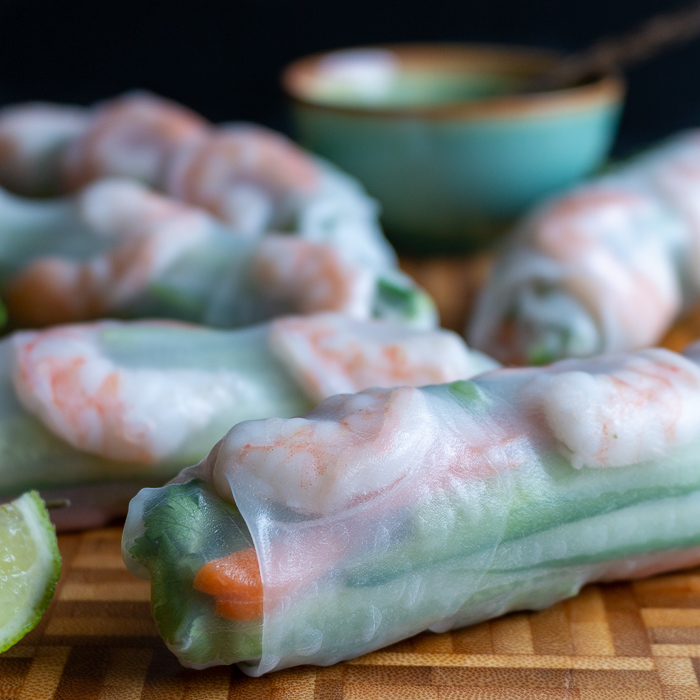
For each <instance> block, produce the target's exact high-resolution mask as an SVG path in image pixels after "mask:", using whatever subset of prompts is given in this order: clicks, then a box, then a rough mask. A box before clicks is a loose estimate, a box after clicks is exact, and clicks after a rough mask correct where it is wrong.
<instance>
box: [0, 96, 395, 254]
mask: <svg viewBox="0 0 700 700" xmlns="http://www.w3.org/2000/svg"><path fill="white" fill-rule="evenodd" d="M112 177H124V178H130V179H133V180H137V181H138V182H141V183H145V184H147V185H148V186H150V187H154V188H156V189H158V190H160V191H162V192H165V193H167V194H168V195H169V196H171V197H174V198H176V199H178V200H181V201H185V202H189V203H190V204H193V205H195V206H198V207H202V208H204V209H206V210H208V211H209V212H210V213H212V214H213V215H215V216H216V217H217V218H218V219H220V220H222V221H224V222H226V223H227V224H228V225H229V235H233V236H239V237H244V238H255V237H259V236H262V235H265V234H267V233H270V232H280V231H284V232H285V233H289V234H292V235H294V236H298V237H300V238H304V239H306V240H308V241H310V242H314V243H327V244H330V245H332V246H333V247H335V248H336V249H339V250H341V251H343V252H344V253H345V254H347V255H349V256H350V257H352V258H353V259H358V260H361V261H362V263H363V264H366V265H371V266H379V267H395V266H396V256H395V254H394V251H393V250H392V249H391V246H390V245H389V244H388V243H387V241H386V239H385V238H384V236H383V234H382V232H381V229H380V227H379V222H378V214H379V210H378V206H377V204H376V202H375V201H374V200H373V199H372V198H370V197H369V196H368V195H367V193H366V192H365V191H364V189H363V188H362V186H361V185H360V183H359V182H358V181H357V180H355V179H354V178H352V177H350V176H349V175H346V174H345V173H343V172H341V171H339V170H338V169H337V168H335V167H334V166H332V165H331V164H329V163H327V162H325V161H323V160H321V159H319V158H316V157H314V156H312V155H311V154H310V153H308V152H306V151H304V150H303V149H302V148H300V147H299V146H297V145H296V144H294V143H293V142H292V141H290V140H289V139H287V138H286V137H285V136H283V135H282V134H280V133H277V132H275V131H272V130H270V129H267V128H265V127H262V126H258V125H255V124H249V123H243V122H237V123H230V124H223V125H219V126H215V125H213V124H211V123H209V122H208V121H207V120H205V119H204V118H203V117H201V116H199V115H197V114H195V113H194V112H192V111H191V110H189V109H187V108H186V107H183V106H182V105H179V104H177V103H175V102H172V101H170V100H167V99H164V98H162V97H158V96H156V95H153V94H150V93H148V92H144V91H136V92H129V93H126V94H124V95H121V96H119V97H116V98H112V99H109V100H105V101H104V102H100V103H98V104H96V105H94V106H93V107H92V108H90V109H84V108H78V107H72V106H65V105H53V104H48V103H26V104H17V105H11V106H8V107H4V108H3V109H0V185H1V186H3V187H9V188H10V189H11V190H12V191H14V192H17V193H19V194H24V195H29V196H46V195H48V194H54V195H55V194H59V193H61V192H63V193H66V192H75V191H77V190H79V189H81V188H83V187H85V186H86V185H88V184H89V183H91V182H94V181H95V180H98V179H101V178H112Z"/></svg>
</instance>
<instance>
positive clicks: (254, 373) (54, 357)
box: [0, 314, 496, 527]
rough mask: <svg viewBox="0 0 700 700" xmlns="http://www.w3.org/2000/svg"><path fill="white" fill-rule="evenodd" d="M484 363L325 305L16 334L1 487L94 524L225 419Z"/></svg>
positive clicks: (1, 376) (7, 367)
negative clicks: (291, 311) (289, 312)
mask: <svg viewBox="0 0 700 700" xmlns="http://www.w3.org/2000/svg"><path fill="white" fill-rule="evenodd" d="M494 366H496V363H494V362H493V361H492V360H490V359H489V358H487V357H485V356H483V355H481V354H480V353H478V352H471V351H470V350H469V349H468V348H467V347H466V345H465V344H464V341H462V340H461V338H460V337H459V336H457V335H456V334H454V333H451V332H449V331H443V330H437V331H415V330H409V329H406V328H404V327H402V326H399V325H397V324H393V323H390V322H379V321H353V320H351V319H348V318H346V317H344V316H340V315H337V314H335V315H334V314H319V315H315V316H304V317H301V316H300V317H286V318H280V319H276V320H275V321H273V322H272V323H269V324H264V325H260V326H255V327H252V328H248V329H245V330H240V331H219V330H214V329H210V328H203V327H197V326H190V325H185V324H179V323H173V322H168V323H166V322H158V321H151V322H145V321H144V322H133V323H119V322H116V321H103V322H100V323H93V324H84V325H72V326H59V327H55V328H51V329H48V330H45V331H23V332H18V333H15V334H13V335H11V336H10V337H8V338H6V339H5V340H3V341H2V342H0V457H1V459H0V498H2V497H11V496H14V495H17V494H19V493H22V492H23V491H25V490H26V489H28V488H30V487H31V488H35V489H41V490H42V494H43V495H44V496H45V497H48V498H57V497H64V496H67V497H69V498H70V500H71V501H72V503H73V506H72V507H71V508H66V509H63V510H59V511H55V512H54V515H55V517H56V518H57V521H56V522H57V524H59V525H61V526H64V527H68V526H72V527H77V526H81V527H84V526H88V525H94V524H99V523H101V522H104V521H106V520H109V519H110V517H113V516H114V515H116V514H120V513H121V514H124V513H125V512H126V504H127V503H128V500H129V499H130V498H131V497H133V496H134V495H135V494H136V493H137V491H138V490H139V488H141V487H142V486H145V485H149V486H150V485H161V484H163V483H164V482H165V481H167V480H168V479H170V478H171V477H173V476H174V475H176V474H177V473H178V472H179V471H180V470H181V469H182V468H183V467H185V466H188V465H190V464H192V463H194V462H196V461H198V460H200V459H201V458H202V457H204V456H205V455H206V454H207V453H208V452H209V450H211V448H212V446H213V445H214V444H215V443H216V442H217V441H218V440H219V439H220V438H221V436H222V435H224V434H225V433H226V431H227V430H228V429H229V428H230V426H231V425H233V424H234V423H238V422H240V421H243V420H248V419H251V418H263V417H268V416H293V415H297V414H299V413H303V412H305V411H308V410H309V409H310V408H312V407H313V406H315V405H316V404H317V403H318V402H319V401H321V400H322V399H324V398H326V397H327V396H331V395H333V394H336V393H338V392H349V393H352V392H356V391H359V390H360V389H363V388H365V387H369V386H395V385H399V384H404V383H409V384H429V383H432V382H435V381H445V380H451V379H455V378H458V377H470V376H472V375H473V374H475V373H478V372H480V371H484V370H486V369H491V368H492V367H494Z"/></svg>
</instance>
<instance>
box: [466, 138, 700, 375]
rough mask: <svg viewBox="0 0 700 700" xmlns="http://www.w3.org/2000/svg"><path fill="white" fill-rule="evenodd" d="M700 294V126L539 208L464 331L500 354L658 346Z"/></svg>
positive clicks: (525, 357)
mask: <svg viewBox="0 0 700 700" xmlns="http://www.w3.org/2000/svg"><path fill="white" fill-rule="evenodd" d="M699 297H700V131H691V132H688V133H684V134H681V135H679V136H676V137H674V138H672V139H670V140H669V141H667V142H665V143H663V144H662V145H660V146H659V147H657V148H656V149H654V150H651V151H649V152H647V153H645V154H642V155H640V156H638V157H636V158H634V159H633V160H631V161H629V162H628V163H625V164H622V165H620V166H618V167H617V168H616V169H615V170H614V171H612V172H610V173H608V174H606V175H604V176H602V177H599V178H598V179H594V180H592V181H590V182H588V183H585V184H583V185H581V186H578V187H576V188H574V189H573V190H571V191H570V192H568V193H566V194H564V195H562V196H560V197H558V198H555V199H553V200H552V201H550V202H548V203H546V204H544V205H543V206H541V207H539V208H538V209H536V210H535V211H534V212H533V213H532V214H531V215H530V216H529V217H527V218H526V219H524V221H523V222H522V224H521V225H520V226H519V227H518V228H517V229H516V231H515V232H514V233H513V234H512V236H511V237H510V238H509V239H507V240H506V242H505V244H504V246H503V248H502V250H501V252H500V255H499V256H498V258H497V261H496V265H495V267H494V270H493V273H492V276H491V279H490V281H489V282H488V283H487V285H486V287H485V288H484V290H483V291H482V293H481V295H480V298H479V300H478V303H477V306H476V309H475V312H474V314H473V317H472V319H471V321H470V325H469V328H468V331H467V338H468V340H469V342H470V343H471V344H472V345H473V346H474V347H477V348H479V349H481V350H484V351H485V352H488V353H490V354H492V355H494V356H495V357H497V358H498V359H500V360H501V361H502V362H508V363H517V364H544V363H547V362H551V361H552V360H556V359H559V358H563V357H586V356H591V355H595V354H598V353H603V352H625V351H628V350H636V349H638V348H642V347H648V346H651V345H655V344H657V343H658V342H659V341H660V340H661V339H662V337H663V336H664V334H665V333H666V331H668V329H669V328H670V326H671V324H672V323H673V321H674V320H675V319H676V318H677V316H678V315H679V314H680V313H681V311H682V310H683V309H684V308H685V307H687V306H689V305H691V304H693V303H695V302H696V301H697V300H698V298H699Z"/></svg>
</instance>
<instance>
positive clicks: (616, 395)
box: [524, 348, 700, 468]
mask: <svg viewBox="0 0 700 700" xmlns="http://www.w3.org/2000/svg"><path fill="white" fill-rule="evenodd" d="M524 391H525V392H526V393H528V395H530V396H532V397H533V399H534V400H535V401H536V402H537V404H538V405H539V406H540V407H541V409H542V411H543V412H544V415H545V418H546V421H547V423H548V425H549V427H550V429H551V430H552V431H553V432H554V434H555V436H556V437H557V439H558V440H560V441H561V443H562V444H563V446H564V448H565V451H566V454H567V456H569V458H570V459H571V463H572V465H573V466H574V467H576V468H581V467H584V466H588V467H606V466H609V467H619V466H625V465H627V464H634V463H637V462H644V461H647V460H650V459H657V458H661V457H664V456H665V455H668V454H670V453H671V452H672V451H673V450H675V449H677V448H678V447H679V446H682V445H685V444H688V443H689V442H690V441H691V440H692V439H694V438H695V437H696V436H697V435H698V432H700V368H698V366H697V365H696V364H695V363H694V362H691V361H690V360H688V359H687V358H685V357H683V356H682V355H677V354H676V353H673V352H670V351H669V350H665V349H661V348H654V349H651V350H643V351H640V352H637V353H634V354H630V355H625V356H619V357H618V356H610V357H602V358H600V359H594V360H589V361H586V362H584V361H578V360H572V361H569V362H562V363H560V364H559V365H554V366H553V368H552V370H551V371H548V372H545V373H543V374H542V375H540V376H539V377H538V378H537V379H535V380H533V381H532V382H531V383H530V384H528V385H527V386H526V387H525V388H524Z"/></svg>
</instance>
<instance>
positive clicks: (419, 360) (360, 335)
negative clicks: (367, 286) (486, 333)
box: [270, 314, 495, 401]
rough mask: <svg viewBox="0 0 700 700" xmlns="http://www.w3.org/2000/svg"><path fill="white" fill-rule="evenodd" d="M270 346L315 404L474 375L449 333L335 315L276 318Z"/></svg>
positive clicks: (461, 343) (465, 351)
mask: <svg viewBox="0 0 700 700" xmlns="http://www.w3.org/2000/svg"><path fill="white" fill-rule="evenodd" d="M270 347H271V348H272V350H273V352H274V353H275V354H276V355H277V356H278V358H279V359H280V360H282V362H284V364H285V365H286V366H287V368H288V369H290V371H291V373H292V375H293V376H294V377H295V378H296V379H297V381H299V383H300V384H301V385H302V386H303V387H304V389H305V391H306V392H307V394H308V395H309V396H311V397H312V398H313V399H315V400H316V401H321V400H322V399H324V398H325V397H327V396H332V395H333V394H340V393H348V394H353V393H356V392H358V391H361V390H362V389H365V388H367V387H390V386H401V385H408V386H421V385H424V384H441V383H445V382H451V381H454V380H456V379H466V378H468V377H471V376H472V375H473V374H474V373H475V371H476V370H477V367H476V366H475V360H474V359H473V358H472V356H471V355H470V352H469V349H468V348H467V347H466V346H465V344H464V341H462V339H461V338H459V337H458V336H457V335H455V334H454V333H451V332H450V331H444V330H438V331H434V332H432V333H428V332H415V331H412V330H410V329H407V328H405V327H403V326H399V325H395V324H391V323H385V322H362V323H359V322H357V321H354V320H352V319H349V318H347V317H346V316H342V315H336V314H319V315H315V316H307V317H290V318H280V319H276V320H275V321H273V322H272V330H271V332H270ZM477 362H478V358H477ZM493 366H494V367H495V363H494V364H493ZM485 368H486V366H485V367H484V369H485Z"/></svg>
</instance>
